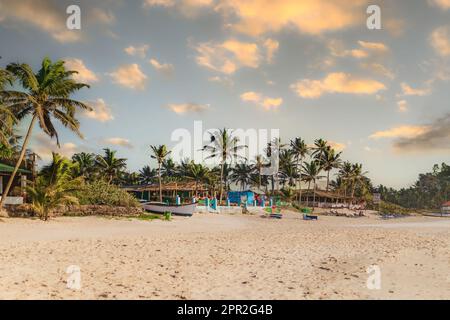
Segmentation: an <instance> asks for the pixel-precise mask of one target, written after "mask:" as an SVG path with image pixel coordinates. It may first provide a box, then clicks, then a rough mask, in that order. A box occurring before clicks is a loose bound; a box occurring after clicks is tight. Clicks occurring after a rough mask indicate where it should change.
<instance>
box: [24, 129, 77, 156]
mask: <svg viewBox="0 0 450 320" xmlns="http://www.w3.org/2000/svg"><path fill="white" fill-rule="evenodd" d="M32 149H33V151H34V152H36V153H37V154H38V155H39V157H40V158H41V159H42V161H45V162H47V161H50V160H51V159H52V152H56V153H59V154H60V155H62V156H64V157H67V158H71V157H72V155H73V154H74V153H77V152H81V148H80V147H79V146H78V145H76V144H75V143H73V142H65V143H62V144H61V147H60V148H58V146H57V145H56V141H55V140H52V139H50V137H48V136H47V135H45V134H44V133H42V132H39V133H38V134H36V135H35V136H34V137H33V141H32Z"/></svg>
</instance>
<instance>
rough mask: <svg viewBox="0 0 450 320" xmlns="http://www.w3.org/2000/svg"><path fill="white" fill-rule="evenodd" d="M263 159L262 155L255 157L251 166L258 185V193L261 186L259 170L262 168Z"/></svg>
mask: <svg viewBox="0 0 450 320" xmlns="http://www.w3.org/2000/svg"><path fill="white" fill-rule="evenodd" d="M264 165H265V164H264V159H263V157H262V155H257V156H256V158H255V163H254V164H253V169H252V173H254V174H256V175H257V179H256V181H257V183H258V191H260V189H261V185H262V177H261V169H262V168H263V167H264Z"/></svg>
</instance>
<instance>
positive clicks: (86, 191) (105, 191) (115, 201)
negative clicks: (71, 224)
mask: <svg viewBox="0 0 450 320" xmlns="http://www.w3.org/2000/svg"><path fill="white" fill-rule="evenodd" d="M76 197H77V198H78V199H79V202H80V204H85V205H109V206H120V207H138V206H139V202H138V201H137V199H136V198H135V197H134V196H132V195H131V194H129V193H128V192H126V191H125V190H123V189H121V188H119V187H118V186H116V185H113V184H109V183H108V182H106V181H103V180H97V181H94V182H92V183H89V184H86V185H85V186H84V187H83V189H81V190H80V191H78V192H77V193H76Z"/></svg>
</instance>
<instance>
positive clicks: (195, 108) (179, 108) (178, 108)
mask: <svg viewBox="0 0 450 320" xmlns="http://www.w3.org/2000/svg"><path fill="white" fill-rule="evenodd" d="M167 108H168V109H169V110H171V111H173V112H175V113H177V114H185V113H200V112H203V111H205V110H207V109H209V105H208V104H197V103H181V104H168V105H167Z"/></svg>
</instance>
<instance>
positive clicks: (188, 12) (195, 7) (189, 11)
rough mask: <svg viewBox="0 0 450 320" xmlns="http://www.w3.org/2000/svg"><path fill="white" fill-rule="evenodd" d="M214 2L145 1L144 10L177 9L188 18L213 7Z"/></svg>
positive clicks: (202, 0) (184, 0) (185, 0)
mask: <svg viewBox="0 0 450 320" xmlns="http://www.w3.org/2000/svg"><path fill="white" fill-rule="evenodd" d="M213 4H214V0H144V3H143V6H144V8H148V7H164V8H172V7H176V8H177V9H178V10H179V11H180V12H181V13H182V14H184V15H185V16H187V17H194V16H195V15H196V14H197V13H198V12H199V11H200V10H201V9H203V8H208V7H211V6H212V5H213Z"/></svg>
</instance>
